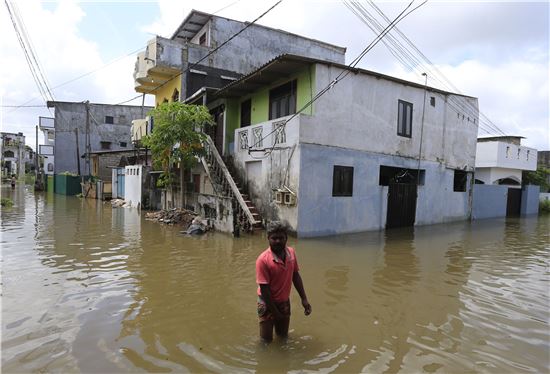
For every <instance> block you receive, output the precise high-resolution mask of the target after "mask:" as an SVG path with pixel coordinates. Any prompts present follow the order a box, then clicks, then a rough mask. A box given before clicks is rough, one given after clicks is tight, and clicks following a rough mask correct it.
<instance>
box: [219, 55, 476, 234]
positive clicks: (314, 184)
mask: <svg viewBox="0 0 550 374" xmlns="http://www.w3.org/2000/svg"><path fill="white" fill-rule="evenodd" d="M346 72H349V73H350V74H349V75H348V76H347V77H346V78H345V79H344V80H342V81H340V82H339V83H338V84H336V85H334V86H333V87H332V88H331V89H330V90H329V91H328V92H327V93H326V94H324V95H322V96H321V97H320V98H319V99H318V100H316V101H315V102H314V103H313V105H311V106H308V105H307V104H308V103H309V102H310V101H311V100H312V99H313V98H314V97H315V95H316V93H318V92H320V91H322V90H323V89H324V88H325V87H327V86H329V85H330V84H331V82H333V80H334V78H335V77H337V76H338V75H339V74H341V73H344V74H345V73H346ZM209 99H210V105H209V106H211V107H213V106H216V105H222V104H223V105H224V106H225V110H226V112H225V116H224V118H225V121H224V123H223V126H224V129H225V132H226V136H227V138H228V142H229V143H230V144H229V146H228V149H229V150H230V151H231V150H234V152H233V153H234V154H233V159H234V166H235V168H236V169H237V170H238V174H239V175H240V179H242V180H243V181H245V183H244V184H245V188H246V189H247V190H248V195H249V196H250V200H251V201H252V202H253V204H254V205H255V206H256V207H257V209H258V210H259V212H260V213H261V216H262V217H265V218H267V220H273V219H280V220H283V221H286V222H287V223H288V224H289V225H290V227H291V228H292V229H293V230H294V231H296V233H297V235H298V236H302V237H307V236H322V235H331V234H341V233H351V232H360V231H368V230H379V229H383V228H389V227H397V226H410V225H423V224H433V223H440V222H448V221H455V220H465V219H468V218H470V215H471V209H472V202H471V192H472V185H473V178H472V175H473V171H474V166H475V165H474V162H475V151H476V138H477V130H478V103H477V99H476V98H474V97H469V96H464V95H457V94H453V93H450V92H445V91H441V90H437V89H434V88H431V87H425V86H423V85H419V84H416V83H412V82H407V81H403V80H400V79H397V78H394V77H389V76H385V75H382V74H378V73H374V72H371V71H366V70H361V69H350V68H348V67H347V66H345V65H339V64H335V63H327V62H324V61H320V60H315V59H310V58H304V57H298V56H291V55H285V56H281V57H279V58H276V59H274V60H273V61H270V62H269V63H267V64H265V65H264V66H262V67H261V68H259V69H257V70H255V71H254V72H252V73H250V74H248V75H247V76H245V77H243V78H242V79H240V80H238V81H236V82H234V83H231V84H229V85H228V86H226V87H225V88H223V89H221V90H220V91H219V92H218V93H216V94H214V95H210V98H209ZM302 107H305V109H304V110H303V111H302V112H301V113H300V114H298V115H294V113H296V112H297V111H298V110H299V109H300V108H302ZM287 121H288V122H287ZM235 128H236V129H235ZM232 129H235V130H234V134H230V132H231V130H232Z"/></svg>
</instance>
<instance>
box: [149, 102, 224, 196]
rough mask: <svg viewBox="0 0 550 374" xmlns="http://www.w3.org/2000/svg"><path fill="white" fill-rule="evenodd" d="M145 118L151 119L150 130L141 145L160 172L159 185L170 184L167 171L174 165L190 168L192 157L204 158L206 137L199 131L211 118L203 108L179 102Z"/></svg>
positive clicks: (171, 180)
mask: <svg viewBox="0 0 550 374" xmlns="http://www.w3.org/2000/svg"><path fill="white" fill-rule="evenodd" d="M149 115H150V116H152V117H153V118H154V128H153V132H152V134H150V135H147V136H146V137H145V138H144V139H143V143H144V144H145V146H147V147H148V148H150V149H151V153H152V156H153V160H154V161H155V164H156V165H158V166H160V167H161V168H162V170H163V176H162V180H163V183H162V184H163V185H168V184H172V183H173V178H172V177H171V173H170V169H171V168H172V165H173V164H174V163H180V167H182V168H186V167H191V166H192V165H193V164H194V162H195V159H196V157H200V156H202V155H204V149H203V141H204V139H205V137H206V136H205V135H204V134H203V133H202V129H203V128H204V125H206V124H212V123H213V121H212V117H211V115H210V113H209V112H208V109H207V108H206V107H205V106H202V105H188V104H184V103H181V102H175V103H163V104H161V105H159V106H158V107H157V108H155V109H153V110H152V111H150V112H149Z"/></svg>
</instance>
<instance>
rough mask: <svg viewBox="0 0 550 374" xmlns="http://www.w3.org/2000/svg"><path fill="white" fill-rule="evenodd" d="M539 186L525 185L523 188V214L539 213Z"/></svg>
mask: <svg viewBox="0 0 550 374" xmlns="http://www.w3.org/2000/svg"><path fill="white" fill-rule="evenodd" d="M539 195H540V187H539V186H523V188H522V189H521V215H522V216H527V215H530V214H538V212H539Z"/></svg>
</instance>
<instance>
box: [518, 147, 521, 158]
mask: <svg viewBox="0 0 550 374" xmlns="http://www.w3.org/2000/svg"><path fill="white" fill-rule="evenodd" d="M520 154H521V148H518V160H519V156H520Z"/></svg>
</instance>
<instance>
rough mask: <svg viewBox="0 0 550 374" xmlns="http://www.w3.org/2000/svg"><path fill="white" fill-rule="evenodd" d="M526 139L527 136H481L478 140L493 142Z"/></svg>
mask: <svg viewBox="0 0 550 374" xmlns="http://www.w3.org/2000/svg"><path fill="white" fill-rule="evenodd" d="M508 138H510V139H511V138H513V139H525V136H520V135H479V136H478V137H477V139H478V140H484V141H491V140H495V141H498V140H502V139H508Z"/></svg>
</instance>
